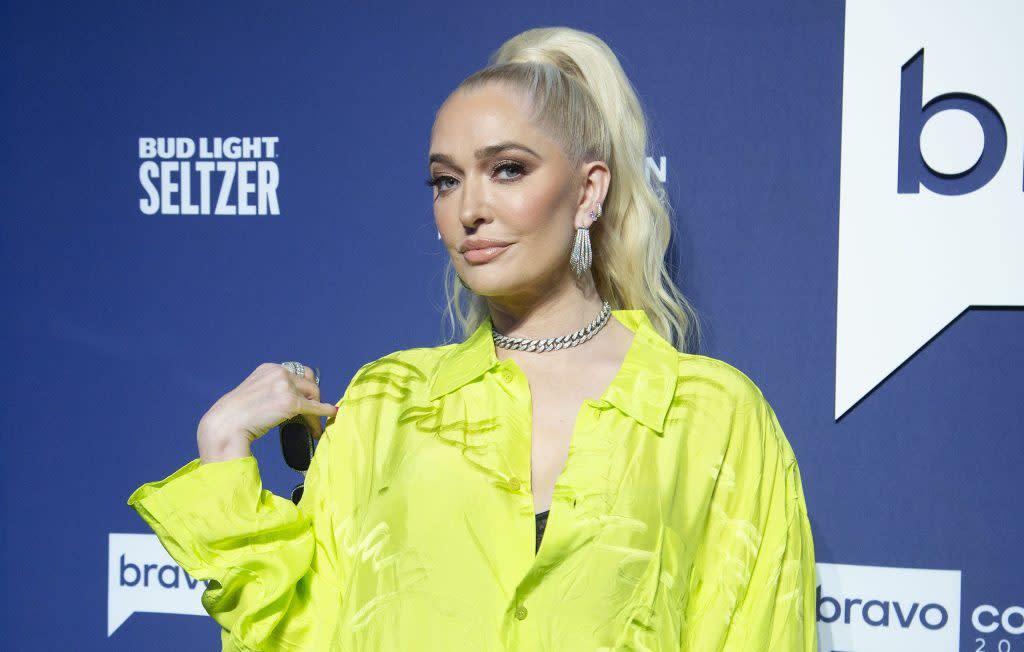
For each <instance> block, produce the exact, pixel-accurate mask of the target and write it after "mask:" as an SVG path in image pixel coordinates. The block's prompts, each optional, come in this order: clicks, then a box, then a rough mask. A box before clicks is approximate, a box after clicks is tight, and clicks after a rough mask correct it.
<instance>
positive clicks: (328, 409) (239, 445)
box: [196, 362, 338, 464]
mask: <svg viewBox="0 0 1024 652" xmlns="http://www.w3.org/2000/svg"><path fill="white" fill-rule="evenodd" d="M337 411H338V409H337V407H335V406H334V405H331V404H329V403H321V402H320V388H319V387H317V384H316V383H315V382H313V370H312V369H310V368H309V367H306V369H305V376H298V375H296V374H293V373H292V372H290V371H288V369H287V368H285V367H284V366H283V365H281V364H275V363H272V362H264V363H263V364H261V365H260V366H258V367H256V369H255V370H254V371H253V372H252V373H251V374H249V377H248V378H246V379H245V380H244V381H242V384H241V385H239V386H238V387H236V388H234V389H233V390H231V391H230V392H228V393H227V394H225V395H224V396H222V397H220V399H218V400H217V402H216V403H214V404H213V407H211V408H210V409H209V410H208V411H207V412H206V414H204V415H203V418H202V419H200V420H199V429H198V431H197V433H196V439H197V442H198V444H199V458H200V461H201V462H202V463H203V464H209V463H211V462H223V461H226V460H231V459H235V458H239V457H246V456H247V455H251V454H252V451H251V447H252V443H253V442H254V441H256V440H257V439H259V438H260V437H262V436H263V435H265V434H266V433H267V431H269V430H270V429H271V428H273V427H274V426H277V425H279V424H281V423H284V422H285V421H287V420H288V419H290V418H292V417H294V416H296V415H302V418H303V419H304V420H305V421H306V423H307V424H308V425H309V431H310V432H311V433H312V434H313V437H314V438H315V439H319V438H320V435H321V434H322V432H321V429H320V417H321V416H327V417H330V416H334V415H335V414H336V413H337Z"/></svg>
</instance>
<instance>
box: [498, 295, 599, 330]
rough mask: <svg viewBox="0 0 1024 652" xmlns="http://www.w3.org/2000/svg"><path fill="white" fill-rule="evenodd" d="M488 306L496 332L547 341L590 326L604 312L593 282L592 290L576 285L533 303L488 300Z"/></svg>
mask: <svg viewBox="0 0 1024 652" xmlns="http://www.w3.org/2000/svg"><path fill="white" fill-rule="evenodd" d="M487 303H488V309H489V310H490V314H491V323H492V324H493V325H494V330H496V331H498V332H499V333H501V334H502V335H508V336H509V337H525V338H528V339H545V338H549V337H559V336H561V335H567V334H569V333H572V332H575V331H578V330H579V329H581V328H583V327H584V326H586V325H587V324H589V323H590V322H591V321H593V320H594V318H596V317H597V315H598V313H600V312H601V307H602V303H603V298H602V297H600V296H598V294H597V291H596V289H594V287H593V283H590V284H589V291H586V290H584V291H581V290H580V288H579V287H576V286H573V287H572V288H569V289H567V290H565V291H563V292H556V293H552V294H549V295H546V296H541V297H533V298H532V300H521V301H515V300H508V299H503V298H498V297H488V299H487Z"/></svg>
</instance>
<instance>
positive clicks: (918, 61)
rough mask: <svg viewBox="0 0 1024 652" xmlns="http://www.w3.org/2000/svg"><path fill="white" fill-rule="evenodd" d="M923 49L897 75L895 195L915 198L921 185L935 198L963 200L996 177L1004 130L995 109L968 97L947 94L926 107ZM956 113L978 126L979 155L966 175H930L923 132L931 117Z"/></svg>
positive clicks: (964, 173)
mask: <svg viewBox="0 0 1024 652" xmlns="http://www.w3.org/2000/svg"><path fill="white" fill-rule="evenodd" d="M923 78H924V49H923V48H922V49H921V50H918V52H917V54H915V55H914V56H913V57H911V58H910V60H909V61H907V62H906V63H905V64H903V69H902V71H901V73H900V143H899V178H898V184H897V192H899V193H900V194H905V193H917V192H918V189H919V188H920V186H922V185H923V186H924V187H925V188H927V189H928V190H931V191H932V192H934V193H936V194H939V195H966V194H967V193H969V192H974V191H975V190H977V189H978V188H981V187H982V186H984V185H985V184H986V183H988V182H989V181H991V180H992V177H994V176H995V175H996V173H997V172H999V168H1000V167H1002V165H1003V159H1004V158H1005V157H1006V125H1005V124H1003V119H1002V117H1001V116H1000V115H999V112H998V111H996V109H995V107H993V106H992V105H991V104H989V103H988V102H986V101H985V100H983V99H982V98H980V97H978V96H977V95H971V94H969V93H945V94H943V95H939V96H938V97H935V98H933V99H932V100H931V101H929V102H928V103H927V104H925V105H924V106H921V102H922V98H921V95H922V86H923ZM952 109H959V110H960V111H966V112H967V113H969V114H971V115H972V116H973V117H974V119H975V120H977V121H978V124H979V125H980V126H981V130H982V133H983V134H984V141H983V143H984V144H983V146H982V150H981V156H979V157H978V160H977V161H975V163H974V164H973V165H972V166H971V167H969V168H968V169H966V170H962V171H960V172H957V173H954V174H950V173H943V172H938V171H936V170H933V169H932V168H931V167H930V166H929V165H928V163H927V162H925V160H924V156H923V155H922V154H921V131H922V130H923V129H924V126H925V123H927V122H928V120H929V119H930V118H932V116H934V115H936V114H938V113H941V112H943V111H949V110H952Z"/></svg>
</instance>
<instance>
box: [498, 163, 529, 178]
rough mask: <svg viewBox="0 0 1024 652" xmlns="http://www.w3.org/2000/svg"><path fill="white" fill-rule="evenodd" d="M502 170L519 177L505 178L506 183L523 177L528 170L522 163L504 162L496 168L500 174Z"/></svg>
mask: <svg viewBox="0 0 1024 652" xmlns="http://www.w3.org/2000/svg"><path fill="white" fill-rule="evenodd" d="M501 170H511V171H512V172H513V173H516V174H517V176H515V177H512V178H511V179H510V178H508V177H505V179H504V180H505V181H511V180H512V179H517V178H519V177H521V176H522V175H523V172H525V170H526V168H525V167H523V164H522V163H517V162H516V161H502V162H501V163H499V164H498V165H496V166H495V167H494V171H495V172H499V171H501Z"/></svg>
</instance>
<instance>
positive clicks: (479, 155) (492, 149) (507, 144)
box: [428, 140, 541, 172]
mask: <svg viewBox="0 0 1024 652" xmlns="http://www.w3.org/2000/svg"><path fill="white" fill-rule="evenodd" d="M510 149H521V150H523V151H524V152H527V153H529V154H532V155H533V156H535V157H537V158H541V155H540V154H538V153H537V152H535V151H533V150H532V149H530V148H529V147H527V146H526V145H523V144H521V143H516V142H512V141H509V140H507V141H504V142H501V143H496V144H494V145H488V146H487V147H481V148H480V149H478V150H476V152H474V153H473V154H474V156H476V159H477V160H478V161H479V160H481V159H485V158H489V157H491V156H494V155H495V154H499V153H501V152H504V151H506V150H510ZM435 161H436V162H437V163H443V164H445V165H450V166H451V167H453V168H455V169H456V170H459V171H460V172H461V171H462V170H461V169H460V168H459V166H458V165H456V164H455V161H454V160H453V159H452V157H450V156H448V155H447V154H438V153H436V152H435V153H434V154H431V155H430V160H429V161H428V163H434V162H435Z"/></svg>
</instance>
